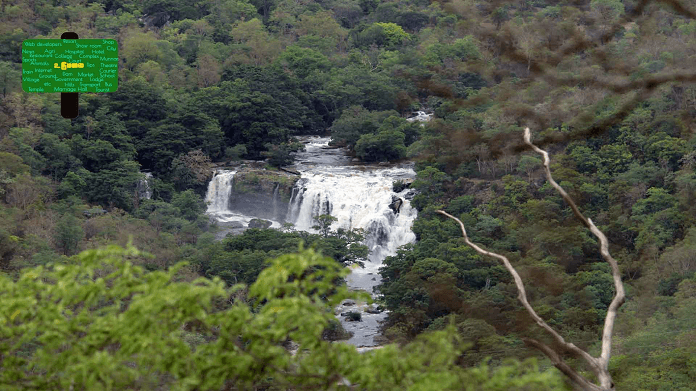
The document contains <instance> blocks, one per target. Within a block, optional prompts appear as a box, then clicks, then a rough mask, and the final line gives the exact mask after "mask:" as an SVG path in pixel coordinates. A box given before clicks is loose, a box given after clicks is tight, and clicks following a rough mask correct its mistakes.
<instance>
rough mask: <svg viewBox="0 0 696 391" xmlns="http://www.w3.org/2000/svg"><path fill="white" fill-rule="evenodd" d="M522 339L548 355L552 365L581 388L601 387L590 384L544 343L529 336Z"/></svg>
mask: <svg viewBox="0 0 696 391" xmlns="http://www.w3.org/2000/svg"><path fill="white" fill-rule="evenodd" d="M522 341H524V343H525V344H527V345H529V346H531V347H533V348H535V349H537V350H539V351H540V352H542V353H544V354H545V355H546V357H548V358H549V359H550V360H551V362H552V363H553V365H554V366H555V367H556V368H558V370H559V371H561V372H563V374H564V375H566V376H568V378H569V379H570V380H571V381H573V383H575V384H577V385H579V386H581V387H582V389H584V390H596V391H600V390H601V388H599V387H597V385H595V384H592V383H591V382H590V381H589V380H587V379H585V378H584V377H582V376H581V375H580V374H579V373H578V372H577V371H576V370H575V369H573V368H571V367H570V366H569V365H568V364H566V363H565V361H563V359H562V358H561V356H559V355H558V353H556V351H555V350H553V349H551V348H550V347H549V346H547V345H546V344H544V343H542V342H540V341H537V340H536V339H531V338H522Z"/></svg>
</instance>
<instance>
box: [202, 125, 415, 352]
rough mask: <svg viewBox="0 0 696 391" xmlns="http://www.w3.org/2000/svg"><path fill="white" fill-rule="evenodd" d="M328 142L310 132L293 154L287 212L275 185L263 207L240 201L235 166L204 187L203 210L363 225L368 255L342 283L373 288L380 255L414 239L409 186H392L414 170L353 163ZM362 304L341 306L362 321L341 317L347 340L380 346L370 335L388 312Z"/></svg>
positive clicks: (307, 224) (229, 216)
mask: <svg viewBox="0 0 696 391" xmlns="http://www.w3.org/2000/svg"><path fill="white" fill-rule="evenodd" d="M328 141H329V139H328V138H320V137H311V138H309V142H308V143H307V145H306V150H305V151H304V152H300V153H298V154H297V156H296V160H297V161H299V162H301V163H298V164H297V165H296V169H297V171H299V172H300V173H301V175H302V176H301V178H300V180H299V181H298V182H297V183H296V184H295V187H294V188H293V189H292V193H291V196H290V200H289V204H287V206H288V208H287V212H285V210H281V207H284V206H285V205H281V204H280V200H279V194H278V192H279V185H276V187H275V189H274V190H273V198H272V200H269V201H270V203H267V204H265V205H264V206H263V207H262V208H257V209H253V208H252V209H249V208H248V205H247V204H248V203H249V202H252V201H254V200H251V199H249V198H248V196H250V195H249V194H247V198H245V199H243V201H242V202H240V201H239V196H240V195H238V194H234V193H233V192H232V187H233V180H234V175H235V171H222V170H221V171H218V172H217V173H216V174H215V176H214V177H213V179H212V180H211V181H210V184H209V186H208V193H207V195H206V202H207V203H208V211H207V213H208V214H209V215H211V216H213V217H215V218H216V219H217V220H218V221H219V222H221V223H223V224H224V223H233V222H248V221H249V220H250V219H251V218H253V217H259V216H262V215H264V214H266V215H267V214H269V213H270V211H271V210H272V211H273V216H274V219H276V220H277V221H274V222H273V225H272V227H274V228H279V227H280V226H281V223H282V219H283V217H284V220H285V221H287V222H290V223H293V224H294V226H295V229H297V230H302V231H309V232H316V230H314V229H313V228H312V227H313V226H314V225H315V222H314V218H316V217H317V216H319V215H321V214H330V215H331V216H333V217H335V218H337V221H335V222H334V223H333V224H332V226H331V229H332V230H334V231H335V230H337V229H338V228H344V229H347V230H349V229H354V228H362V229H364V231H365V241H364V244H365V245H366V246H368V248H369V249H370V255H369V258H368V259H367V260H366V262H365V267H364V268H356V269H353V271H352V272H351V274H350V275H348V277H347V278H346V282H347V284H348V287H349V288H350V289H361V290H365V291H367V292H370V293H374V288H375V287H376V286H377V285H378V284H379V283H380V281H381V277H380V275H379V267H380V266H381V265H382V261H383V260H384V258H385V257H387V256H390V255H395V254H396V250H397V248H398V247H399V246H402V245H404V244H407V243H410V242H413V241H415V239H416V238H415V235H414V234H413V232H411V225H412V223H413V220H415V218H416V210H415V208H413V207H411V203H410V201H409V198H410V197H407V193H408V192H409V190H408V189H405V190H403V191H401V192H400V193H394V191H393V190H392V183H393V182H394V181H395V180H398V179H401V180H403V179H411V178H414V177H415V172H414V171H413V169H412V168H410V167H405V168H404V167H391V168H390V167H384V166H368V167H358V166H355V165H352V164H351V163H350V157H348V156H347V155H346V154H345V151H343V150H340V149H325V147H326V146H327V144H328ZM395 197H398V198H401V199H402V200H403V203H402V204H400V210H399V212H398V213H396V210H393V209H392V208H390V205H392V203H393V202H394V199H395ZM233 199H234V200H233ZM264 202H266V201H264ZM264 208H265V209H264ZM271 208H272V209H271ZM280 214H285V216H279V215H280ZM365 309H366V308H365V306H361V305H360V304H359V303H355V304H353V305H351V306H346V307H342V308H341V310H342V311H359V312H361V314H362V321H361V322H347V321H346V320H345V319H343V317H340V318H339V319H340V320H341V323H342V324H343V327H344V328H345V329H346V330H348V331H350V332H352V333H353V337H352V338H351V339H350V340H348V341H347V343H349V344H353V345H356V346H358V347H368V348H369V347H373V346H376V345H378V343H377V342H375V341H374V337H375V336H377V335H379V326H380V322H381V321H382V320H384V319H385V318H386V315H387V314H386V312H382V313H367V312H365Z"/></svg>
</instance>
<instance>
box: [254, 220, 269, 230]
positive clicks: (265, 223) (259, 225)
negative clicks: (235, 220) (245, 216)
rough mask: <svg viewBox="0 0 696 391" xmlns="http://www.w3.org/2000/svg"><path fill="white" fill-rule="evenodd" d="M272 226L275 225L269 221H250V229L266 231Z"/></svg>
mask: <svg viewBox="0 0 696 391" xmlns="http://www.w3.org/2000/svg"><path fill="white" fill-rule="evenodd" d="M271 225H273V223H271V222H270V221H268V220H262V219H251V221H249V228H260V229H266V228H268V227H270V226H271Z"/></svg>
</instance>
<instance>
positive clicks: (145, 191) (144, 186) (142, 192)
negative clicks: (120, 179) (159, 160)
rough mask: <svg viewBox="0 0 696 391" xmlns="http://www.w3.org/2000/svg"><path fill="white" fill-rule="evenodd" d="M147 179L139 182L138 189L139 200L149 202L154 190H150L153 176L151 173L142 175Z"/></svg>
mask: <svg viewBox="0 0 696 391" xmlns="http://www.w3.org/2000/svg"><path fill="white" fill-rule="evenodd" d="M141 174H144V175H145V177H144V178H142V179H140V180H139V181H138V184H137V186H136V189H137V191H138V198H140V199H141V200H149V199H150V198H152V189H151V188H150V181H152V174H151V173H149V172H144V173H141Z"/></svg>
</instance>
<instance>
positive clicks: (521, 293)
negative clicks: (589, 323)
mask: <svg viewBox="0 0 696 391" xmlns="http://www.w3.org/2000/svg"><path fill="white" fill-rule="evenodd" d="M436 212H437V213H440V214H441V215H444V216H447V217H449V218H450V219H452V220H454V221H456V222H457V223H459V226H460V227H461V229H462V236H463V237H464V241H465V242H466V244H468V245H469V246H471V248H473V249H474V250H476V252H478V253H479V254H481V255H488V256H490V257H493V258H497V259H499V260H500V261H501V262H503V265H505V268H506V269H507V270H508V272H509V273H510V274H511V275H512V278H513V279H514V280H515V286H517V292H518V294H517V299H518V300H519V301H520V303H522V305H523V306H524V308H525V309H526V310H527V312H528V313H529V315H531V317H532V319H534V321H535V322H536V323H537V324H538V325H539V326H540V327H541V328H543V329H544V330H546V331H547V332H548V333H549V334H551V336H552V337H553V339H554V340H556V342H557V343H558V344H559V345H561V346H562V347H563V348H564V349H566V350H567V351H568V352H570V353H572V354H573V356H575V357H576V358H580V359H583V360H585V361H587V362H588V363H589V364H590V365H591V366H593V367H596V366H597V363H596V361H597V360H596V359H595V358H594V357H592V356H590V355H589V354H588V353H587V352H585V351H584V350H582V349H580V348H579V347H577V346H575V345H574V344H572V343H570V342H566V340H565V339H564V338H563V337H562V336H561V335H560V334H558V333H557V332H556V330H554V329H552V328H551V326H549V325H548V324H547V323H546V322H545V321H544V319H542V318H541V317H540V316H539V315H538V314H537V313H536V311H534V308H532V306H531V305H530V304H529V300H528V299H527V292H526V290H525V288H524V283H523V282H522V278H521V277H520V275H519V273H517V270H515V268H514V267H513V266H512V264H511V263H510V261H509V260H508V259H507V257H505V256H504V255H501V254H497V253H494V252H491V251H487V250H484V249H482V248H481V247H479V246H478V245H476V244H475V243H473V242H472V241H470V240H469V237H468V236H467V234H466V229H465V228H464V223H462V221H461V220H459V219H458V218H456V217H454V216H452V215H451V214H449V213H447V212H445V211H444V210H437V211H436Z"/></svg>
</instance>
